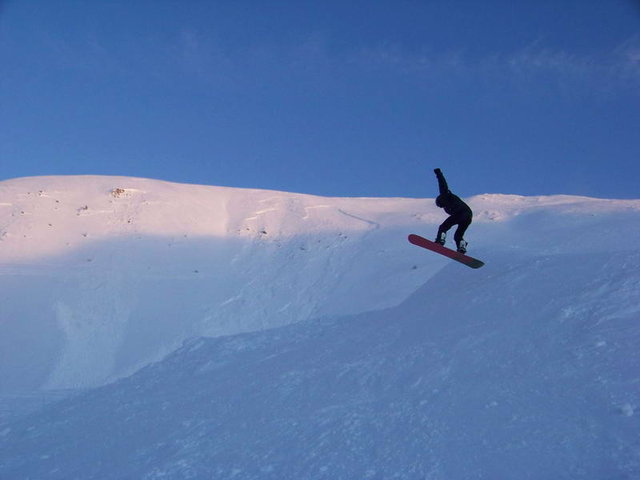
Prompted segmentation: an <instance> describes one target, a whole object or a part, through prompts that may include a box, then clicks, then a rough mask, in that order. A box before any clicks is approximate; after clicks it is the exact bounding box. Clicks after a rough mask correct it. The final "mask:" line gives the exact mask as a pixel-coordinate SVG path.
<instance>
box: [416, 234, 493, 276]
mask: <svg viewBox="0 0 640 480" xmlns="http://www.w3.org/2000/svg"><path fill="white" fill-rule="evenodd" d="M409 242H411V243H413V244H414V245H417V246H418V247H422V248H426V249H427V250H431V251H432V252H436V253H439V254H440V255H444V256H445V257H448V258H450V259H452V260H455V261H456V262H460V263H462V264H464V265H466V266H467V267H471V268H480V267H482V266H483V265H484V262H482V261H480V260H478V259H477V258H473V257H470V256H469V255H465V254H464V253H460V252H456V251H455V250H451V249H450V248H447V247H443V246H442V245H440V244H439V243H436V242H432V241H431V240H427V239H426V238H424V237H421V236H420V235H415V234H413V233H412V234H411V235H409Z"/></svg>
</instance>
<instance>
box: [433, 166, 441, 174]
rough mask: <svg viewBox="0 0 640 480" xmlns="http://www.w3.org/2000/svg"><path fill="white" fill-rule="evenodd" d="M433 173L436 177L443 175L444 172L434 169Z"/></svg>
mask: <svg viewBox="0 0 640 480" xmlns="http://www.w3.org/2000/svg"><path fill="white" fill-rule="evenodd" d="M433 171H434V172H435V174H436V175H442V171H441V170H440V169H439V168H434V169H433Z"/></svg>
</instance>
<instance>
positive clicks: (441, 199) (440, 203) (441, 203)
mask: <svg viewBox="0 0 640 480" xmlns="http://www.w3.org/2000/svg"><path fill="white" fill-rule="evenodd" d="M436 205H437V206H438V207H440V208H444V195H438V196H437V197H436Z"/></svg>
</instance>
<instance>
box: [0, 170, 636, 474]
mask: <svg viewBox="0 0 640 480" xmlns="http://www.w3.org/2000/svg"><path fill="white" fill-rule="evenodd" d="M470 204H471V206H472V208H473V209H474V212H475V219H474V224H473V225H472V226H471V228H470V230H469V233H468V234H467V237H468V240H469V241H470V248H471V250H470V251H471V252H473V254H474V256H477V257H478V258H481V259H482V260H484V261H485V262H486V266H485V267H483V268H482V269H480V270H478V271H472V270H469V269H466V268H465V267H463V266H460V265H457V264H452V263H450V262H448V261H446V260H445V259H443V258H441V257H438V256H436V255H434V254H431V253H428V252H424V251H422V250H420V249H418V248H416V247H414V246H411V245H409V244H408V242H407V241H406V236H407V234H408V233H418V234H422V235H425V236H427V237H430V236H431V235H432V234H433V233H434V232H435V230H436V228H437V225H438V224H439V223H440V222H441V221H442V220H443V219H444V215H443V214H442V212H441V211H440V210H439V209H437V208H436V207H435V206H433V201H432V200H430V199H426V200H425V199H358V198H321V197H314V196H310V195H300V194H290V193H285V192H268V191H260V190H242V189H230V188H218V187H206V186H194V185H179V184H172V183H168V182H160V181H153V180H145V179H134V178H126V177H42V178H27V179H17V180H11V181H6V182H0V207H1V208H0V295H2V297H0V349H1V351H2V354H3V362H2V363H1V365H0V393H2V396H0V400H1V401H0V478H11V479H21V478H24V479H26V478H48V479H69V478H82V479H93V478H96V479H112V478H113V479H115V478H145V479H159V478H163V479H167V478H169V479H186V478H196V479H200V478H202V479H205V478H206V479H210V478H236V479H271V478H273V479H300V478H305V479H353V478H371V479H388V478H398V479H407V480H410V479H418V478H419V479H429V480H435V479H468V478H491V479H497V478H523V479H524V478H531V479H541V478H554V479H593V478H611V479H618V478H620V479H622V478H640V440H639V438H640V436H639V435H638V433H639V432H640V428H639V426H638V415H637V409H638V405H640V390H639V388H638V385H640V373H639V372H640V354H639V353H638V349H637V345H638V343H640V323H639V322H640V302H638V292H639V291H640V274H639V273H638V272H639V268H640V252H639V249H640V248H639V247H637V246H636V245H635V243H634V242H630V241H629V240H630V239H637V238H640V221H639V220H640V201H638V200H630V201H621V200H599V199H589V198H583V197H569V196H562V195H559V196H554V197H519V196H514V195H480V196H477V197H474V198H472V199H470ZM604 240H606V241H604ZM118 379H119V380H118ZM83 389H84V390H87V389H88V390H87V391H83ZM61 399H62V400H61Z"/></svg>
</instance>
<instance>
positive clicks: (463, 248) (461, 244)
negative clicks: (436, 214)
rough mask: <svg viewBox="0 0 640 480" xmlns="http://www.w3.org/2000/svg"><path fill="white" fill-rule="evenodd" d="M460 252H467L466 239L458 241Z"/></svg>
mask: <svg viewBox="0 0 640 480" xmlns="http://www.w3.org/2000/svg"><path fill="white" fill-rule="evenodd" d="M458 252H460V253H467V242H465V241H464V240H460V241H459V242H458Z"/></svg>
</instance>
